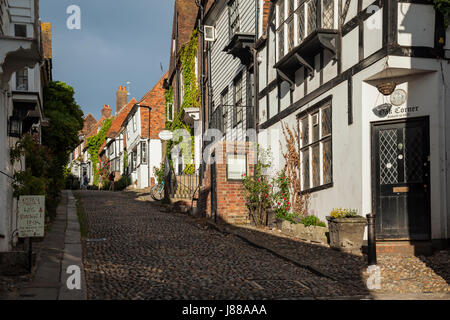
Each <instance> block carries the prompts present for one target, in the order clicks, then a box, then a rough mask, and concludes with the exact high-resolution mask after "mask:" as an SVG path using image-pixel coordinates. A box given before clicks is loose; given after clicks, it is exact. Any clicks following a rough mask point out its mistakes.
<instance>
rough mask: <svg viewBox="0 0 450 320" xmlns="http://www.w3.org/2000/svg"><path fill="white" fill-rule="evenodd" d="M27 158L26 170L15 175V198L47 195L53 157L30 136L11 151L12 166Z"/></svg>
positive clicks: (26, 136)
mask: <svg viewBox="0 0 450 320" xmlns="http://www.w3.org/2000/svg"><path fill="white" fill-rule="evenodd" d="M22 157H24V158H25V164H26V168H25V170H24V171H19V172H16V173H15V174H14V179H15V182H14V183H13V189H14V197H16V198H18V197H20V196H25V195H46V189H47V185H48V184H49V181H48V176H49V173H50V169H51V167H50V164H51V157H50V153H49V150H48V148H46V147H44V146H41V145H39V144H37V143H36V142H35V141H34V139H33V138H32V137H31V136H30V135H25V136H24V137H23V138H22V139H21V140H19V141H18V142H17V144H16V146H15V148H13V149H11V150H10V158H11V164H14V163H15V162H16V161H20V160H21V159H22Z"/></svg>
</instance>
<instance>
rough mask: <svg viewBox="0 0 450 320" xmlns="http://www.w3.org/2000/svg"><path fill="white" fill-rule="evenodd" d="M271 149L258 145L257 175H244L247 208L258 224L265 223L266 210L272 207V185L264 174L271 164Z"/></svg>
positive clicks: (243, 182)
mask: <svg viewBox="0 0 450 320" xmlns="http://www.w3.org/2000/svg"><path fill="white" fill-rule="evenodd" d="M268 155H269V151H264V150H263V149H261V148H260V147H259V146H258V162H257V164H256V166H255V175H254V176H253V177H250V176H248V175H245V174H244V175H242V177H243V180H242V184H243V189H244V196H245V199H246V205H247V208H248V209H249V211H250V218H251V219H252V220H253V222H254V223H255V224H256V225H257V226H261V225H263V224H264V219H265V212H266V210H267V209H269V208H271V207H272V199H271V197H270V194H271V191H272V185H271V184H270V183H269V181H268V180H267V177H266V176H265V175H264V171H265V169H267V168H269V167H270V166H271V159H270V157H269V156H268Z"/></svg>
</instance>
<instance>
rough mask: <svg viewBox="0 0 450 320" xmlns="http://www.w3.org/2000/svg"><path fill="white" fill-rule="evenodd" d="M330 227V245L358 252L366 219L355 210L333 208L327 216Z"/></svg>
mask: <svg viewBox="0 0 450 320" xmlns="http://www.w3.org/2000/svg"><path fill="white" fill-rule="evenodd" d="M327 220H328V226H329V229H330V246H331V248H333V249H335V250H339V251H344V252H350V253H359V252H361V249H362V245H363V241H364V229H365V227H366V224H367V219H366V218H364V217H362V216H359V215H358V211H357V210H352V209H342V208H340V209H333V211H332V212H331V214H330V216H329V217H327Z"/></svg>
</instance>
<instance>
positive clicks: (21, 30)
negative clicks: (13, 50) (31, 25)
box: [14, 24, 27, 38]
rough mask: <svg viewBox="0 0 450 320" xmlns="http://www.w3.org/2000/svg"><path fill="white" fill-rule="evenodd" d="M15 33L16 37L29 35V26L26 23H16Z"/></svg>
mask: <svg viewBox="0 0 450 320" xmlns="http://www.w3.org/2000/svg"><path fill="white" fill-rule="evenodd" d="M14 35H15V36H16V37H24V38H26V36H27V26H26V25H25V24H16V25H14Z"/></svg>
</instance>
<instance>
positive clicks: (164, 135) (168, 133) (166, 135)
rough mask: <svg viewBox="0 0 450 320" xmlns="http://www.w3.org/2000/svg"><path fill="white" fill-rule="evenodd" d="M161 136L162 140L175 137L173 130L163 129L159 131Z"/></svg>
mask: <svg viewBox="0 0 450 320" xmlns="http://www.w3.org/2000/svg"><path fill="white" fill-rule="evenodd" d="M159 138H160V139H161V140H162V141H169V140H172V139H173V132H171V131H169V130H164V131H161V132H160V133H159Z"/></svg>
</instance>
